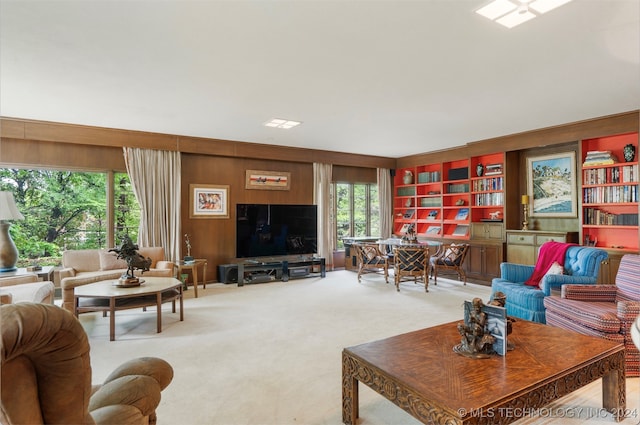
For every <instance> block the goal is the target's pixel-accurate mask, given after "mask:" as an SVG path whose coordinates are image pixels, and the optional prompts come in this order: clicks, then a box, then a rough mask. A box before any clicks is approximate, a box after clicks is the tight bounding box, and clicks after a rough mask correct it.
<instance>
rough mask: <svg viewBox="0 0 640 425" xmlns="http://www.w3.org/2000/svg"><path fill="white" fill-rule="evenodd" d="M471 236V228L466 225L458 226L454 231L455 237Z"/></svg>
mask: <svg viewBox="0 0 640 425" xmlns="http://www.w3.org/2000/svg"><path fill="white" fill-rule="evenodd" d="M468 234H469V226H467V225H466V224H458V225H456V228H455V229H454V230H453V233H452V235H453V236H467V235H468Z"/></svg>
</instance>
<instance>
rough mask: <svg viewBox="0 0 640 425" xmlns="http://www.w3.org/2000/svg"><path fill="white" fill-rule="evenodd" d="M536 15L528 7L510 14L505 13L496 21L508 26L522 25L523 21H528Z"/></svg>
mask: <svg viewBox="0 0 640 425" xmlns="http://www.w3.org/2000/svg"><path fill="white" fill-rule="evenodd" d="M535 17H536V15H534V14H533V13H531V12H529V11H528V10H527V9H526V8H525V9H520V8H518V10H515V11H513V12H511V13H509V14H508V15H504V16H503V17H502V18H500V19H496V22H497V23H499V24H500V25H504V26H505V27H507V28H513V27H515V26H516V25H520V24H521V23H523V22H527V21H528V20H529V19H533V18H535Z"/></svg>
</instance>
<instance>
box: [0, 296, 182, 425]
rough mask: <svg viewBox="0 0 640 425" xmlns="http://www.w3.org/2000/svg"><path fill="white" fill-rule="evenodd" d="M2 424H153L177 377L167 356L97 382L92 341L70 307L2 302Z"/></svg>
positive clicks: (133, 364)
mask: <svg viewBox="0 0 640 425" xmlns="http://www.w3.org/2000/svg"><path fill="white" fill-rule="evenodd" d="M0 323H2V341H1V342H2V345H1V346H0V354H1V357H0V373H1V376H0V377H1V379H2V388H1V403H0V423H2V424H6V425H12V424H94V423H96V424H122V425H128V424H150V423H151V424H153V423H155V422H156V414H155V410H156V407H157V406H158V404H159V402H160V392H161V390H163V389H164V388H165V387H166V386H167V385H169V383H170V382H171V380H172V379H173V369H172V368H171V366H170V365H169V364H168V363H167V362H165V361H164V360H161V359H157V358H152V357H146V358H139V359H135V360H131V361H129V362H126V363H124V364H123V365H122V366H120V367H119V368H118V369H116V370H115V371H114V372H112V373H111V375H109V376H108V377H107V379H106V380H105V381H104V383H103V384H102V385H95V386H92V385H91V362H90V359H89V342H88V339H87V335H86V334H85V332H84V329H83V328H82V326H81V325H80V322H79V321H78V320H77V319H76V318H75V317H74V316H73V314H71V313H70V312H68V311H66V310H64V309H62V308H60V307H57V306H54V305H48V304H37V303H19V304H7V305H3V306H2V307H0Z"/></svg>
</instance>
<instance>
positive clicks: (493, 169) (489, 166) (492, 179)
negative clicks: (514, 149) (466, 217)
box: [471, 152, 505, 223]
mask: <svg viewBox="0 0 640 425" xmlns="http://www.w3.org/2000/svg"><path fill="white" fill-rule="evenodd" d="M504 162H505V157H504V153H502V152H499V153H494V154H490V155H482V156H477V157H473V158H471V169H472V170H473V171H474V172H475V176H474V177H472V178H471V202H472V211H473V215H472V217H471V219H472V221H473V222H474V223H478V222H502V221H503V220H504V190H505V186H504Z"/></svg>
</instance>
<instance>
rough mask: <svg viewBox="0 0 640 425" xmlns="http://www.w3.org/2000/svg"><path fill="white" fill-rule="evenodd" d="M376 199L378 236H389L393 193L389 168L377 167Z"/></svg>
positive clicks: (391, 221) (391, 223) (390, 232)
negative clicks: (377, 206)
mask: <svg viewBox="0 0 640 425" xmlns="http://www.w3.org/2000/svg"><path fill="white" fill-rule="evenodd" d="M377 172H378V199H379V202H380V236H381V237H382V238H383V239H387V238H390V237H391V235H392V234H393V205H392V202H393V193H392V192H391V190H392V189H391V170H389V169H388V168H378V170H377Z"/></svg>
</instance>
